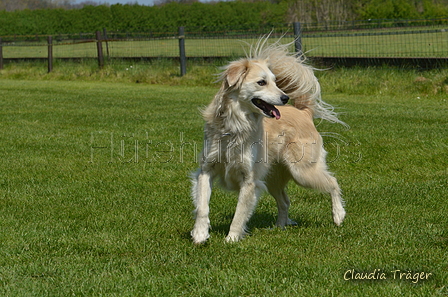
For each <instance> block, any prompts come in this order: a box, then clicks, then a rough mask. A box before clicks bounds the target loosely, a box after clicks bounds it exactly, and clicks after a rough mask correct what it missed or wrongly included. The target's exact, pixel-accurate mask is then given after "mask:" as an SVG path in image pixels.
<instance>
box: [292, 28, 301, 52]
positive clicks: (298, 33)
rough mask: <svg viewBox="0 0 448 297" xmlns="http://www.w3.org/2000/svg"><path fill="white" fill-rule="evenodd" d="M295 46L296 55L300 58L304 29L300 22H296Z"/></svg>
mask: <svg viewBox="0 0 448 297" xmlns="http://www.w3.org/2000/svg"><path fill="white" fill-rule="evenodd" d="M293 26H294V46H295V50H296V55H297V56H298V57H300V56H301V55H302V28H301V27H300V23H299V22H294V23H293Z"/></svg>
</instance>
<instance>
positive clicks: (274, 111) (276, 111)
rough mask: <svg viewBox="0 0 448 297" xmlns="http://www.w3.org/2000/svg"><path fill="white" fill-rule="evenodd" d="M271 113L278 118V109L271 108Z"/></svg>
mask: <svg viewBox="0 0 448 297" xmlns="http://www.w3.org/2000/svg"><path fill="white" fill-rule="evenodd" d="M272 114H273V115H274V116H275V119H276V120H278V119H280V112H279V111H278V109H273V110H272Z"/></svg>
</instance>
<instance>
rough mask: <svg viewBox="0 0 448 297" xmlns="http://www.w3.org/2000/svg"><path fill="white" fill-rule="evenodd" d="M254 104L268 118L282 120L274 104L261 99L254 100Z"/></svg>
mask: <svg viewBox="0 0 448 297" xmlns="http://www.w3.org/2000/svg"><path fill="white" fill-rule="evenodd" d="M251 101H252V104H253V105H255V106H256V107H257V108H258V109H260V110H261V111H262V112H263V113H264V114H265V115H266V116H267V117H270V118H276V119H277V120H278V119H280V111H279V110H278V109H277V108H276V107H275V106H274V105H272V104H269V103H267V102H265V101H263V100H261V99H260V98H253V99H252V100H251Z"/></svg>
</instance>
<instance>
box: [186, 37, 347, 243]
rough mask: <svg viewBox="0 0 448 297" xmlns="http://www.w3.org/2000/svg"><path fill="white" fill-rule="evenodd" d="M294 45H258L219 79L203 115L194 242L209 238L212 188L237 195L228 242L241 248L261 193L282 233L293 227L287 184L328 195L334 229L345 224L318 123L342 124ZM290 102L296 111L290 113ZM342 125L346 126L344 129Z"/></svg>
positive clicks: (194, 178) (194, 193)
mask: <svg viewBox="0 0 448 297" xmlns="http://www.w3.org/2000/svg"><path fill="white" fill-rule="evenodd" d="M288 46H289V45H281V44H280V43H279V42H276V43H275V44H271V45H269V44H267V38H263V39H260V41H259V42H258V44H257V45H256V47H255V48H254V49H251V53H250V54H249V55H248V57H247V58H244V59H240V60H237V61H234V62H231V63H230V64H229V65H228V66H226V67H225V68H224V71H223V72H222V74H221V77H220V81H221V82H222V83H221V88H220V90H219V91H218V93H217V94H216V95H215V97H214V99H213V101H212V102H211V103H210V105H208V107H207V108H206V109H205V110H204V111H203V117H204V120H205V128H204V148H203V151H202V157H201V160H200V167H199V169H198V170H197V171H196V172H195V173H194V174H193V175H192V184H193V186H192V196H193V201H194V204H195V207H196V209H195V220H196V221H195V224H194V228H193V230H192V231H191V236H192V239H193V242H194V243H196V244H201V243H204V242H206V240H207V239H208V238H209V229H210V220H209V201H210V195H211V192H212V185H213V180H214V179H215V178H216V177H217V178H218V179H219V181H220V183H221V185H222V186H223V187H224V188H226V189H229V190H234V191H238V192H239V196H238V203H237V207H236V211H235V215H234V218H233V221H232V223H231V225H230V231H229V233H228V235H227V237H226V240H227V241H228V242H236V241H239V240H241V239H242V238H243V237H244V235H245V234H246V223H247V222H248V221H249V219H250V217H251V215H252V213H253V211H254V209H255V206H256V204H257V200H258V198H259V197H260V195H261V193H262V192H263V191H265V190H267V191H268V192H269V193H270V194H271V195H272V196H274V198H275V200H276V202H277V207H278V219H277V223H276V224H277V226H279V227H285V226H286V225H293V224H296V223H295V222H294V221H292V220H291V219H290V218H289V217H288V209H289V206H290V200H289V197H288V195H287V194H286V192H285V187H286V185H287V183H288V181H289V180H291V179H293V180H294V181H295V182H296V183H297V184H298V185H301V186H303V187H307V188H312V189H316V190H319V191H322V192H326V193H329V194H330V195H331V200H332V207H333V221H334V223H335V224H336V225H338V226H339V225H341V223H342V221H343V220H344V217H345V210H344V207H343V200H342V198H341V190H340V188H339V185H338V183H337V180H336V178H335V177H333V176H332V174H331V173H330V172H328V170H327V165H326V162H325V156H326V151H325V150H324V148H323V142H322V137H321V136H320V134H319V133H318V132H317V130H316V128H315V125H314V122H313V117H320V118H322V119H325V120H328V121H330V122H337V123H341V124H344V123H343V122H342V121H340V120H339V119H338V118H337V115H336V114H335V113H334V112H333V108H332V107H331V106H330V105H328V104H326V103H325V102H323V101H322V100H321V98H320V85H319V82H318V80H317V78H316V77H315V76H314V73H313V68H311V67H310V66H308V65H306V64H305V63H303V61H302V57H298V56H297V55H296V54H295V53H291V52H289V51H288ZM289 100H291V101H294V106H292V105H289V104H288V105H285V104H286V103H287V102H288V101H289ZM344 125H345V124H344Z"/></svg>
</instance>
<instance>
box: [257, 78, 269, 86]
mask: <svg viewBox="0 0 448 297" xmlns="http://www.w3.org/2000/svg"><path fill="white" fill-rule="evenodd" d="M257 84H258V85H259V86H265V85H267V82H266V81H265V80H264V79H262V80H260V81H257Z"/></svg>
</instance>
